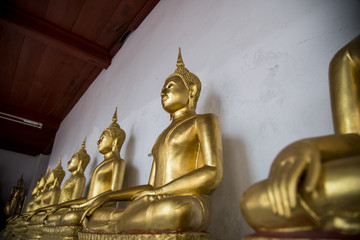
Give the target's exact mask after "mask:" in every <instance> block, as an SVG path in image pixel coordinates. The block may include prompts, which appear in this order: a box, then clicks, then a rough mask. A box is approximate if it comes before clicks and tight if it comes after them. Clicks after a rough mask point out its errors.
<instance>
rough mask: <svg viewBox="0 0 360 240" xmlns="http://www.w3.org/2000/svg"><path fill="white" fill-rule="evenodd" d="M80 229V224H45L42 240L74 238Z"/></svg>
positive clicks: (69, 239) (76, 237)
mask: <svg viewBox="0 0 360 240" xmlns="http://www.w3.org/2000/svg"><path fill="white" fill-rule="evenodd" d="M80 230H82V226H81V225H64V226H46V227H44V229H43V237H42V238H41V239H44V240H63V239H67V240H76V239H78V232H79V231H80Z"/></svg>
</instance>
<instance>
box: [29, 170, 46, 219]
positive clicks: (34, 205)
mask: <svg viewBox="0 0 360 240" xmlns="http://www.w3.org/2000/svg"><path fill="white" fill-rule="evenodd" d="M49 173H50V166H49V167H48V169H47V170H46V173H45V175H44V176H43V177H41V178H40V179H39V180H38V182H37V184H36V187H35V188H34V190H33V192H32V194H33V197H34V198H33V200H31V201H30V202H29V203H28V205H27V207H26V212H31V211H34V210H36V209H38V208H39V207H40V205H41V196H42V194H43V193H44V192H45V191H46V190H47V188H48V186H47V185H46V180H47V177H48V175H49Z"/></svg>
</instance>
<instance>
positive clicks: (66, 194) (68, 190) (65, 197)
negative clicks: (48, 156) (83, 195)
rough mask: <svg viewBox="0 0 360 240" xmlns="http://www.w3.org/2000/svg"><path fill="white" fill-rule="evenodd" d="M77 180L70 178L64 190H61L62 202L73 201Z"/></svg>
mask: <svg viewBox="0 0 360 240" xmlns="http://www.w3.org/2000/svg"><path fill="white" fill-rule="evenodd" d="M74 180H75V179H74V178H71V177H70V178H69V179H68V180H67V181H66V182H65V183H64V185H63V187H62V189H61V194H60V199H59V201H60V202H66V201H69V200H71V196H72V194H73V192H74V188H75V181H74Z"/></svg>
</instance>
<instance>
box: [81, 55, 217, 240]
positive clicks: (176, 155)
mask: <svg viewBox="0 0 360 240" xmlns="http://www.w3.org/2000/svg"><path fill="white" fill-rule="evenodd" d="M176 65H177V69H176V70H175V72H174V73H173V74H171V75H170V76H169V77H168V78H167V79H166V81H165V84H164V86H163V88H162V91H161V102H162V106H163V108H164V110H165V111H166V112H168V113H169V114H170V118H171V123H170V125H169V126H168V127H167V128H166V129H165V130H164V131H163V132H162V133H161V134H160V136H159V137H158V139H157V140H156V142H155V144H154V146H153V149H152V155H153V157H154V160H153V164H152V169H151V173H150V177H149V182H148V185H142V186H136V187H132V188H129V189H124V190H120V191H114V192H110V193H105V194H102V195H99V196H98V197H96V198H94V199H93V200H92V201H89V202H88V203H86V204H83V205H81V206H82V207H84V206H88V209H87V210H86V212H85V213H84V215H83V218H82V219H83V220H84V221H83V227H84V229H83V232H84V231H85V232H90V233H80V234H79V237H80V239H82V238H84V236H85V235H86V234H90V235H91V232H92V233H94V232H101V233H115V234H116V233H122V234H126V233H144V232H148V233H149V232H150V233H152V234H155V233H159V232H168V233H175V232H179V231H185V232H188V233H189V234H191V233H195V232H202V233H203V231H206V229H207V227H208V224H209V220H210V198H209V195H210V194H211V193H212V192H213V191H214V190H215V189H216V187H217V186H218V185H219V183H220V182H221V179H222V174H223V168H222V143H221V132H220V126H219V122H218V119H217V117H216V116H215V115H214V114H196V112H195V109H196V104H197V101H198V98H199V95H200V90H201V83H200V80H199V78H198V77H197V76H196V75H195V74H193V73H191V72H189V70H188V69H186V68H185V65H184V63H183V61H182V57H181V52H180V49H179V56H178V61H177V64H176ZM126 200H132V201H131V202H130V203H129V204H128V205H127V206H126V208H124V209H120V208H105V207H103V208H100V206H101V205H103V204H104V203H106V202H108V201H126ZM84 234H85V235H84ZM85 238H86V237H85ZM86 239H87V238H86ZM99 239H101V236H100V238H99ZM114 239H115V238H114ZM176 239H178V238H176Z"/></svg>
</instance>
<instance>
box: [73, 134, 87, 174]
mask: <svg viewBox="0 0 360 240" xmlns="http://www.w3.org/2000/svg"><path fill="white" fill-rule="evenodd" d="M85 147H86V137H85V139H84V141H83V143H82V144H81V149H80V150H79V151H78V152H77V153H74V154H73V155H72V157H71V159H70V161H69V162H68V170H69V171H70V172H75V171H79V172H84V171H85V168H86V167H87V165H88V164H89V162H90V156H89V154H87V152H86V149H85Z"/></svg>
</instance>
